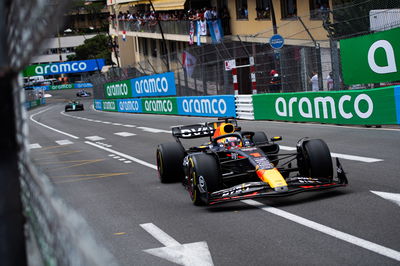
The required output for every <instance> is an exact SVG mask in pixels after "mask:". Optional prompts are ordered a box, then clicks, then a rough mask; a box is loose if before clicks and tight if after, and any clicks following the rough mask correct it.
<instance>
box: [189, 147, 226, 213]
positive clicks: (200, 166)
mask: <svg viewBox="0 0 400 266" xmlns="http://www.w3.org/2000/svg"><path fill="white" fill-rule="evenodd" d="M188 163H189V176H188V181H187V188H188V191H189V194H190V198H191V199H192V202H193V204H194V205H196V206H204V205H207V204H208V193H211V192H214V191H217V190H220V189H221V187H222V179H221V175H220V172H219V167H218V162H217V160H216V159H215V157H214V156H213V155H211V154H205V153H199V154H194V155H191V156H190V157H189V162H188Z"/></svg>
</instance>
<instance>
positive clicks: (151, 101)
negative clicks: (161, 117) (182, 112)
mask: <svg viewBox="0 0 400 266" xmlns="http://www.w3.org/2000/svg"><path fill="white" fill-rule="evenodd" d="M141 100H142V111H143V113H151V114H168V115H177V114H178V108H177V106H176V98H173V97H168V98H144V99H141Z"/></svg>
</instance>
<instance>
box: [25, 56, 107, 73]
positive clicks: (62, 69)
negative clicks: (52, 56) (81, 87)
mask: <svg viewBox="0 0 400 266" xmlns="http://www.w3.org/2000/svg"><path fill="white" fill-rule="evenodd" d="M104 65H105V60H104V59H90V60H83V61H66V62H60V63H51V64H41V65H32V66H28V67H27V68H25V70H24V71H23V75H24V76H25V77H28V76H46V75H60V74H68V73H80V72H89V71H96V70H101V69H102V68H103V66H104Z"/></svg>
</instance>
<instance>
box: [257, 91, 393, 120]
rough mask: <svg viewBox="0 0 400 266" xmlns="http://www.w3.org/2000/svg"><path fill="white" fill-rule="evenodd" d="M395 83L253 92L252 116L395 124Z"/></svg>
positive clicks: (259, 117) (275, 118)
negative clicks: (361, 87)
mask: <svg viewBox="0 0 400 266" xmlns="http://www.w3.org/2000/svg"><path fill="white" fill-rule="evenodd" d="M394 93H395V91H394V87H386V88H379V89H370V90H348V91H335V92H299V93H280V94H273V93H268V94H259V95H253V106H254V118H255V120H281V121H297V122H319V123H330V124H360V125H381V124H397V117H396V102H395V95H394Z"/></svg>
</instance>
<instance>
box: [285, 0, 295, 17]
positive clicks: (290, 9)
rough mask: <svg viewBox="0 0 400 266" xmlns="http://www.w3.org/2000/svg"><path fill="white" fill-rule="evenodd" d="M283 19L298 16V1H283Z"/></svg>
mask: <svg viewBox="0 0 400 266" xmlns="http://www.w3.org/2000/svg"><path fill="white" fill-rule="evenodd" d="M281 9H282V18H283V19H285V18H292V17H296V16H297V5H296V0H281Z"/></svg>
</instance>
